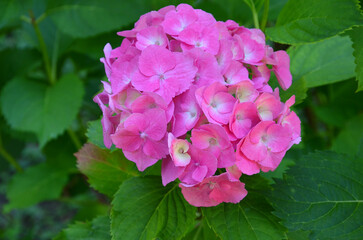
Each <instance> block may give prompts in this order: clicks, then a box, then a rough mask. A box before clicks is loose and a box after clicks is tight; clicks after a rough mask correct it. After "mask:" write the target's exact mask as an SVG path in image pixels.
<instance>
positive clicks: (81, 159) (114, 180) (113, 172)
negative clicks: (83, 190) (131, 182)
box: [75, 143, 138, 197]
mask: <svg viewBox="0 0 363 240" xmlns="http://www.w3.org/2000/svg"><path fill="white" fill-rule="evenodd" d="M75 156H76V157H77V159H78V161H77V163H78V168H79V170H80V171H81V172H82V173H83V174H85V175H86V176H87V177H88V182H89V183H90V184H91V186H92V187H93V188H94V189H96V190H97V191H99V192H101V193H104V194H106V195H108V196H110V197H112V196H113V195H114V194H115V192H116V191H117V189H118V188H119V186H120V184H121V183H122V182H123V181H125V180H126V179H128V178H130V177H133V176H137V175H138V172H137V171H136V170H135V167H134V164H133V163H132V162H130V161H129V160H127V159H126V158H125V156H124V155H123V154H122V153H121V152H120V151H114V152H112V153H111V152H110V151H109V150H108V149H107V150H105V149H101V148H99V147H97V146H95V145H92V144H89V143H88V144H85V145H84V146H83V147H82V149H81V150H79V152H78V153H76V154H75Z"/></svg>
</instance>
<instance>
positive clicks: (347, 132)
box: [331, 114, 363, 156]
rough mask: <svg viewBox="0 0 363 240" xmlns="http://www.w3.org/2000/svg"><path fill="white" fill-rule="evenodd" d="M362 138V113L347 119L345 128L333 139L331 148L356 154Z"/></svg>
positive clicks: (339, 151)
mask: <svg viewBox="0 0 363 240" xmlns="http://www.w3.org/2000/svg"><path fill="white" fill-rule="evenodd" d="M361 140H363V114H360V115H358V116H356V117H355V118H353V119H351V120H349V121H348V122H347V123H346V125H345V128H344V129H343V130H342V131H341V132H340V133H339V135H338V136H337V138H336V139H334V141H333V145H332V148H331V149H332V150H334V151H336V152H338V153H345V154H349V155H352V156H354V155H356V154H358V151H359V149H360V143H361Z"/></svg>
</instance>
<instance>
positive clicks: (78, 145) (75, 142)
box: [67, 128, 82, 150]
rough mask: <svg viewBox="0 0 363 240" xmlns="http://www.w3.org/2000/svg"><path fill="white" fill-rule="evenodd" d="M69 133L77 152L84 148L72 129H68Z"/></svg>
mask: <svg viewBox="0 0 363 240" xmlns="http://www.w3.org/2000/svg"><path fill="white" fill-rule="evenodd" d="M67 132H68V135H69V137H70V138H71V140H72V142H73V144H74V146H75V147H76V148H77V150H78V149H80V148H81V147H82V144H81V141H80V140H79V139H78V137H77V135H76V134H75V133H74V132H73V130H72V129H70V128H68V129H67Z"/></svg>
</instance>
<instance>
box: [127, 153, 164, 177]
mask: <svg viewBox="0 0 363 240" xmlns="http://www.w3.org/2000/svg"><path fill="white" fill-rule="evenodd" d="M123 153H124V155H125V157H126V158H127V159H129V160H130V161H132V162H134V163H136V166H137V169H139V171H141V172H143V171H144V170H145V169H146V168H148V167H150V166H152V165H154V164H155V163H156V162H157V161H158V160H159V159H158V158H152V157H149V156H146V155H145V153H144V152H143V151H142V149H141V148H140V149H139V150H136V151H134V152H129V151H123Z"/></svg>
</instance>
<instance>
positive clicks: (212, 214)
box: [202, 184, 285, 240]
mask: <svg viewBox="0 0 363 240" xmlns="http://www.w3.org/2000/svg"><path fill="white" fill-rule="evenodd" d="M246 186H247V184H246ZM271 211H272V208H271V206H270V205H269V204H268V203H267V202H266V200H265V199H264V197H263V196H262V195H260V194H256V193H254V192H253V191H249V193H248V194H247V197H246V198H245V199H243V200H242V201H241V202H240V203H238V204H232V203H222V204H220V205H218V206H216V207H210V208H202V212H203V216H204V217H205V218H206V220H207V222H208V224H209V226H210V227H211V228H212V229H213V230H214V231H215V232H216V233H217V235H218V236H219V237H220V238H221V239H223V240H234V239H248V240H254V239H261V240H266V239H271V240H273V239H276V240H281V239H283V238H284V236H285V235H284V228H283V227H282V226H281V225H280V224H279V223H278V219H277V218H276V217H275V216H273V215H272V214H271Z"/></svg>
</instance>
